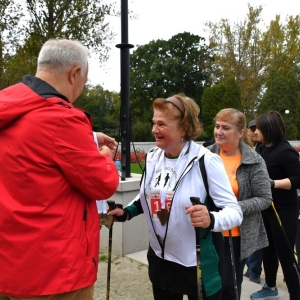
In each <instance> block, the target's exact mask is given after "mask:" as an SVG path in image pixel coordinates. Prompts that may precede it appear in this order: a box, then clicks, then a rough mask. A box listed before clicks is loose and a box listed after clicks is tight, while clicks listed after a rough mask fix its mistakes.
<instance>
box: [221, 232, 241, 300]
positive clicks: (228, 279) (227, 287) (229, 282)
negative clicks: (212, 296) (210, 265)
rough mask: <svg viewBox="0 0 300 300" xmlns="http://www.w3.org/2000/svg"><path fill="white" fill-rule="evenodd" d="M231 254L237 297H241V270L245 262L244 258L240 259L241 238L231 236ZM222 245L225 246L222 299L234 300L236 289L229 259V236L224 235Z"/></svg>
mask: <svg viewBox="0 0 300 300" xmlns="http://www.w3.org/2000/svg"><path fill="white" fill-rule="evenodd" d="M232 244H233V256H234V262H235V271H236V281H237V286H236V288H237V292H238V299H240V298H241V291H242V282H243V271H244V267H245V264H246V259H243V260H240V249H241V238H240V237H239V236H238V237H233V238H232ZM224 247H225V258H224V261H225V262H224V269H225V270H224V271H225V274H224V276H223V293H222V294H223V296H222V297H223V299H224V300H225V299H226V300H235V299H236V296H235V295H236V292H235V291H236V289H235V283H234V273H233V266H232V261H231V253H230V244H229V237H224Z"/></svg>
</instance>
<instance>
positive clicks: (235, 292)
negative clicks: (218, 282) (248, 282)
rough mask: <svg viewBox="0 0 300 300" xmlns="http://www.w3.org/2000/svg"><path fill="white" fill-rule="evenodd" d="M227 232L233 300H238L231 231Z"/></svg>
mask: <svg viewBox="0 0 300 300" xmlns="http://www.w3.org/2000/svg"><path fill="white" fill-rule="evenodd" d="M228 232H229V247H230V258H231V265H232V272H233V283H234V296H235V297H234V298H235V300H239V294H238V289H237V280H236V269H235V260H234V251H233V242H232V232H231V229H230V230H228Z"/></svg>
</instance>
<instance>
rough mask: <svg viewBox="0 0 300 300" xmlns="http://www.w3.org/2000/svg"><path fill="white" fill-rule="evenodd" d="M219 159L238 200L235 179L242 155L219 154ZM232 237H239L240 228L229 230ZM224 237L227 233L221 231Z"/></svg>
mask: <svg viewBox="0 0 300 300" xmlns="http://www.w3.org/2000/svg"><path fill="white" fill-rule="evenodd" d="M220 157H221V159H222V161H223V164H224V166H225V170H226V173H227V176H228V179H229V181H230V184H231V187H232V191H233V193H234V195H235V196H236V198H238V195H239V185H238V182H237V178H236V170H237V168H238V166H239V165H240V162H241V159H242V154H239V155H236V156H226V155H224V154H222V152H220ZM231 234H232V236H240V228H239V227H238V226H237V227H234V228H232V229H231ZM223 235H224V236H229V231H228V230H225V231H223Z"/></svg>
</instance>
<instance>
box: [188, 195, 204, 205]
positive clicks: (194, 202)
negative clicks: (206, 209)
mask: <svg viewBox="0 0 300 300" xmlns="http://www.w3.org/2000/svg"><path fill="white" fill-rule="evenodd" d="M190 200H191V202H192V204H193V205H197V204H202V203H201V202H200V198H199V197H190Z"/></svg>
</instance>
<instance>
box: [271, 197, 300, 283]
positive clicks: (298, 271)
mask: <svg viewBox="0 0 300 300" xmlns="http://www.w3.org/2000/svg"><path fill="white" fill-rule="evenodd" d="M271 205H272V208H273V210H274V213H275V215H276V218H277V220H278V223H279V227H280V228H281V230H282V233H283V235H284V238H285V241H286V244H287V246H288V248H289V250H290V253H291V256H292V259H293V267H294V269H295V271H296V273H297V276H298V280H299V285H300V268H299V265H298V263H297V261H296V258H295V254H294V251H293V249H292V247H291V244H290V242H289V239H288V237H287V235H286V233H285V230H284V228H283V226H282V223H281V220H280V217H279V215H278V213H277V211H276V208H275V205H274V203H273V202H272V203H271Z"/></svg>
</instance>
